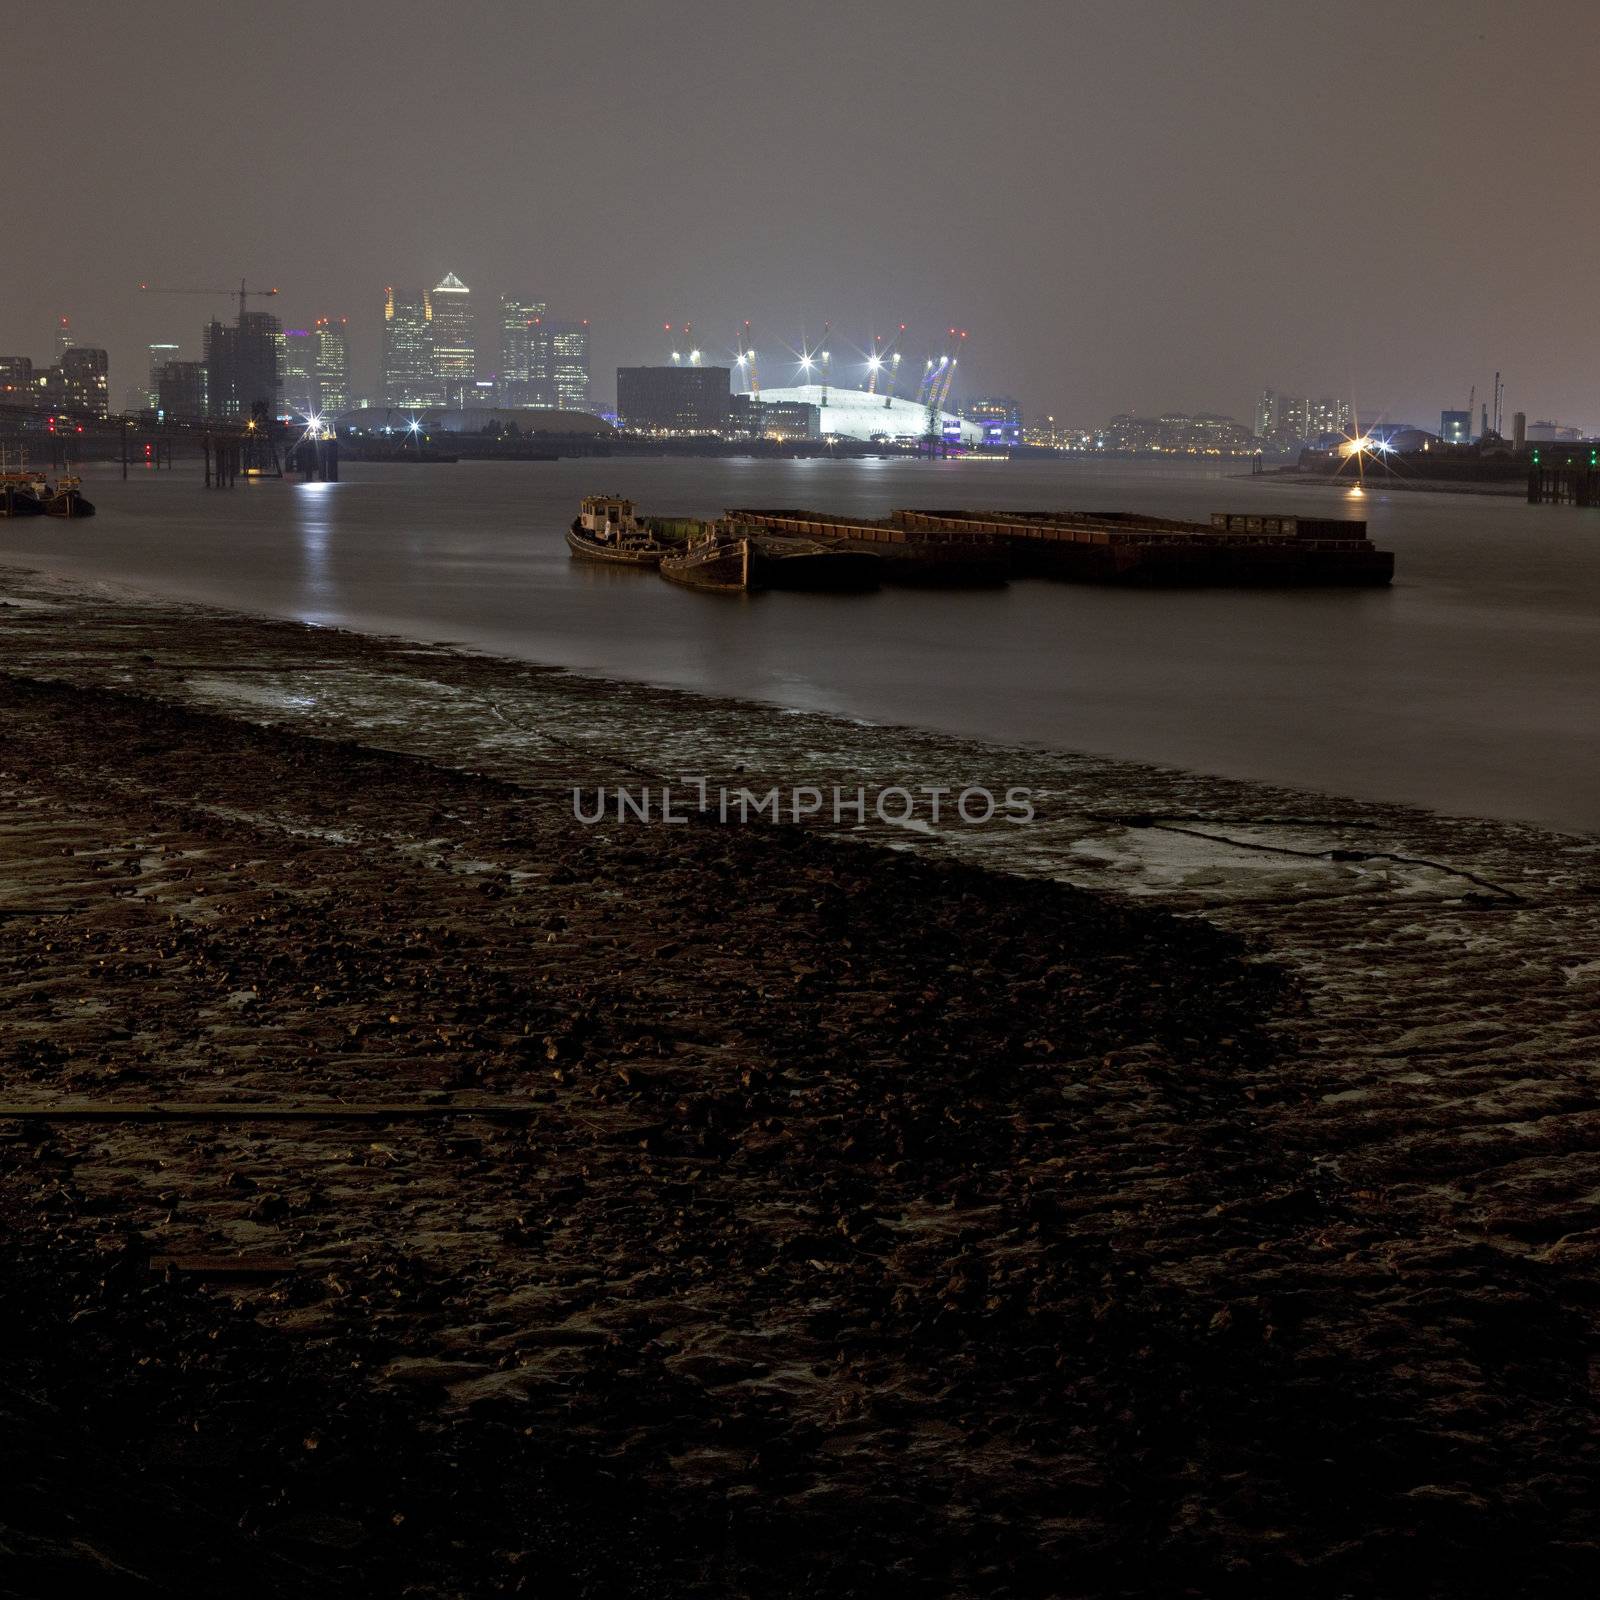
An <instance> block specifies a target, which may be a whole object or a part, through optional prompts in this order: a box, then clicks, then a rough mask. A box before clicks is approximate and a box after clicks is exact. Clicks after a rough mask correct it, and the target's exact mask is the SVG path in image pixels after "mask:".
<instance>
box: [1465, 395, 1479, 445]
mask: <svg viewBox="0 0 1600 1600" xmlns="http://www.w3.org/2000/svg"><path fill="white" fill-rule="evenodd" d="M1477 398H1478V386H1477V384H1473V386H1472V388H1471V389H1470V390H1469V391H1468V394H1467V437H1466V439H1465V440H1464V441H1463V442H1464V443H1466V444H1471V443H1472V406H1473V402H1474V401H1476V400H1477Z"/></svg>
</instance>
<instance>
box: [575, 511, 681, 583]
mask: <svg viewBox="0 0 1600 1600" xmlns="http://www.w3.org/2000/svg"><path fill="white" fill-rule="evenodd" d="M567 546H568V548H569V549H570V550H571V551H572V554H573V556H574V557H575V558H576V559H578V560H579V561H597V562H600V563H603V564H604V565H605V566H608V567H636V568H640V569H643V570H646V571H653V570H654V569H656V568H657V567H659V566H660V565H661V558H662V557H663V556H664V555H665V554H666V553H667V547H666V545H664V544H663V543H662V542H661V541H660V540H659V539H657V538H656V536H655V535H654V534H653V533H652V532H651V531H650V529H649V528H647V527H645V526H644V525H643V524H642V523H641V522H640V521H639V519H638V518H637V517H635V516H634V514H633V502H632V501H631V500H626V499H624V498H623V497H622V496H620V495H609V494H591V495H586V496H585V497H584V500H583V503H582V505H581V506H580V507H579V511H578V515H577V516H576V517H575V518H573V521H572V526H571V527H570V528H568V529H567Z"/></svg>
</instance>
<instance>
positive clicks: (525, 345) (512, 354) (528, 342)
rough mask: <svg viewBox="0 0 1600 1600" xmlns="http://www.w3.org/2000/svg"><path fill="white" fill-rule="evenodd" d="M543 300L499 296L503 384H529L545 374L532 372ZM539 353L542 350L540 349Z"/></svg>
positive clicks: (542, 315)
mask: <svg viewBox="0 0 1600 1600" xmlns="http://www.w3.org/2000/svg"><path fill="white" fill-rule="evenodd" d="M544 313H545V303H544V301H543V300H522V299H516V298H514V297H512V296H511V295H501V296H500V372H499V377H500V381H501V382H502V383H529V382H531V381H533V379H534V378H535V377H540V378H542V377H546V376H547V375H548V374H547V373H545V372H542V371H541V372H538V373H536V372H535V371H534V365H535V362H534V350H535V346H536V345H539V344H542V342H543V340H542V338H541V335H542V334H543V331H544ZM539 353H540V354H541V355H542V354H543V351H540V352H539Z"/></svg>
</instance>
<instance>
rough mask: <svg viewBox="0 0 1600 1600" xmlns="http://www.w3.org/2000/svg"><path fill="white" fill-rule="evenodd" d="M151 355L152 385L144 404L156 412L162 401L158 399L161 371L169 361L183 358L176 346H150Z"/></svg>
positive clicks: (146, 393) (147, 390) (150, 384)
mask: <svg viewBox="0 0 1600 1600" xmlns="http://www.w3.org/2000/svg"><path fill="white" fill-rule="evenodd" d="M148 349H149V353H150V383H149V386H148V388H147V389H146V390H145V396H144V403H145V405H146V406H148V407H149V408H150V410H152V411H154V410H155V409H156V408H157V406H158V405H160V400H159V398H158V397H157V389H158V388H159V386H160V385H159V378H160V374H161V369H162V368H163V367H164V366H166V364H167V363H168V362H169V361H177V360H179V359H180V358H181V356H182V351H181V350H179V348H178V346H177V345H175V344H153V345H150V346H148Z"/></svg>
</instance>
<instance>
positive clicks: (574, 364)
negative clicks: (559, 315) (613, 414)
mask: <svg viewBox="0 0 1600 1600" xmlns="http://www.w3.org/2000/svg"><path fill="white" fill-rule="evenodd" d="M548 332H549V340H550V383H551V385H552V387H553V388H554V389H555V398H556V406H557V408H558V409H560V410H562V411H587V410H588V409H589V324H588V322H587V321H585V322H561V323H557V324H556V325H555V326H554V327H552V328H550V329H549V330H548ZM618 409H619V410H620V409H621V407H620V405H619V407H618Z"/></svg>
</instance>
